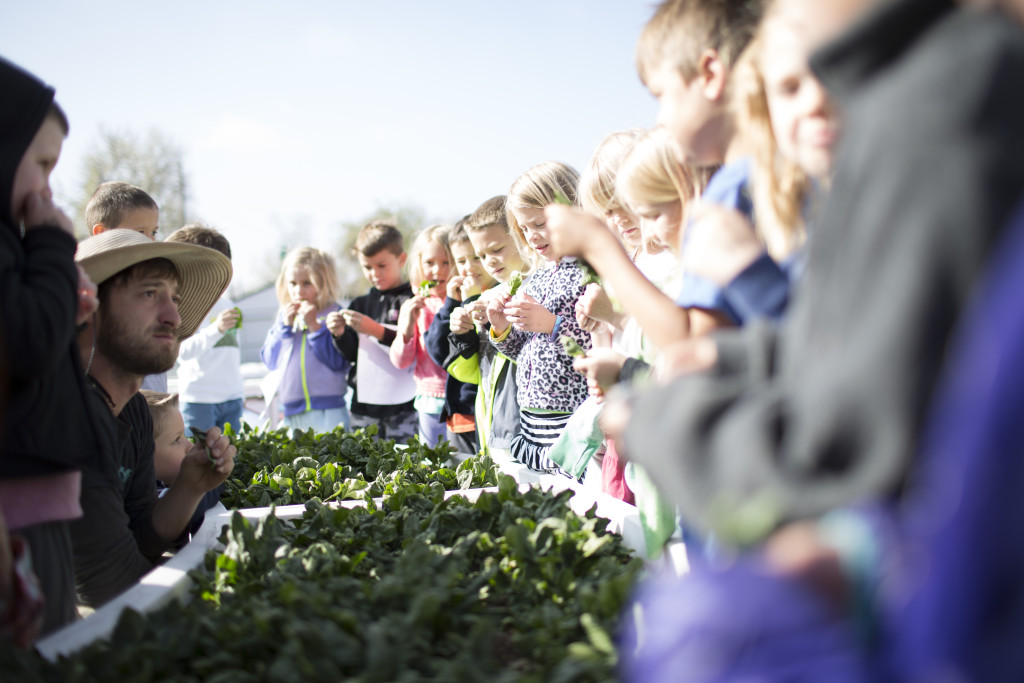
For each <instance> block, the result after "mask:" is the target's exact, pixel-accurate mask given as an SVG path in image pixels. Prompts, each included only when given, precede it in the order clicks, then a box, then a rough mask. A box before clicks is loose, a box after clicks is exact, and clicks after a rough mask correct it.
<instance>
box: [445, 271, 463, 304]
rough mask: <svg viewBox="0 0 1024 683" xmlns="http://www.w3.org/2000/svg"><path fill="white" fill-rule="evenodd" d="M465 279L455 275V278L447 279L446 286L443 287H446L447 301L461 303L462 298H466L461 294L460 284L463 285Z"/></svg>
mask: <svg viewBox="0 0 1024 683" xmlns="http://www.w3.org/2000/svg"><path fill="white" fill-rule="evenodd" d="M465 279H466V278H463V277H461V276H459V275H456V276H455V277H450V278H448V284H447V285H446V286H445V287H446V290H447V293H448V298H449V299H455V300H456V301H462V300H463V299H464V298H466V297H465V296H463V294H462V283H463V281H464V280H465Z"/></svg>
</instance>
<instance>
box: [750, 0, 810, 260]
mask: <svg viewBox="0 0 1024 683" xmlns="http://www.w3.org/2000/svg"><path fill="white" fill-rule="evenodd" d="M773 4H777V3H773ZM767 16H768V15H766V19H767ZM763 28H764V24H762V28H761V30H763ZM761 46H762V38H761V37H760V31H759V34H758V36H756V37H755V38H754V40H753V41H751V43H750V46H749V47H748V49H747V50H746V51H745V52H744V53H743V56H742V57H741V58H740V62H739V64H738V65H737V68H736V75H735V78H734V79H733V81H734V85H733V87H734V91H733V93H732V97H733V100H732V106H733V109H734V113H735V116H736V123H737V130H738V131H739V136H740V139H741V140H742V144H743V147H744V149H745V150H746V151H747V152H748V153H749V154H750V156H751V158H752V161H753V174H752V176H753V178H752V183H751V193H752V197H751V198H752V200H753V204H754V225H755V231H756V232H757V236H758V238H759V239H760V240H761V242H762V243H763V244H764V247H765V250H766V251H767V252H768V254H769V255H770V256H771V257H772V258H773V259H775V260H776V261H779V260H782V259H784V258H786V257H787V256H789V255H790V254H791V253H792V252H793V251H794V250H795V249H797V248H798V247H800V246H801V245H802V244H803V243H804V241H805V240H806V239H807V226H806V225H805V224H804V217H803V209H804V204H805V202H806V199H807V197H808V194H809V191H810V188H811V179H810V177H809V176H808V175H807V173H806V172H804V171H803V169H801V168H800V167H799V166H798V165H797V164H796V163H794V162H793V161H790V160H788V159H785V158H783V157H782V155H781V154H780V153H779V146H778V142H777V141H776V139H775V134H774V132H773V130H772V121H771V115H770V113H769V110H768V96H767V92H766V90H765V83H764V76H763V74H762V72H761V67H760V60H761V54H762V52H761Z"/></svg>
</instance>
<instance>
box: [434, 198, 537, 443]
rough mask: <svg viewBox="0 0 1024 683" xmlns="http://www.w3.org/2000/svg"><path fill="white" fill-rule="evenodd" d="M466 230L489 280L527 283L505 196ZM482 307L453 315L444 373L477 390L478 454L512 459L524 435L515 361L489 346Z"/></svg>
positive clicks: (481, 303)
mask: <svg viewBox="0 0 1024 683" xmlns="http://www.w3.org/2000/svg"><path fill="white" fill-rule="evenodd" d="M465 228H466V235H467V237H468V238H469V242H470V244H471V245H473V251H474V253H475V254H476V255H477V256H478V257H479V258H480V262H481V263H482V264H483V267H484V269H485V270H486V271H487V274H488V275H490V276H491V277H493V278H494V279H495V280H496V281H497V282H498V283H500V284H502V285H505V284H506V283H508V282H509V280H510V279H511V278H512V276H513V273H515V272H516V271H519V272H520V274H521V275H522V276H523V277H524V278H525V276H526V272H527V271H528V270H529V264H528V263H527V262H526V261H525V259H523V257H522V254H520V252H519V248H518V247H517V245H516V241H515V239H514V238H513V237H512V234H511V232H510V231H509V225H508V218H507V214H506V212H505V195H498V196H496V197H491V198H490V199H488V200H487V201H485V202H484V203H483V204H481V205H480V206H479V207H477V209H476V211H474V212H473V213H472V214H470V215H469V218H467V219H466V222H465ZM499 290H500V291H502V292H504V291H507V289H506V287H504V286H502V287H495V288H493V289H491V290H489V291H491V292H498V291H499ZM483 298H486V295H485V296H484V297H483ZM484 306H485V303H484V301H482V300H478V301H476V302H473V303H471V304H469V305H467V306H463V307H460V308H456V309H454V310H453V311H452V315H451V321H450V332H449V335H448V342H449V344H450V346H451V350H452V354H451V360H450V361H449V363H448V365H447V366H446V369H447V370H448V372H449V373H450V374H451V375H452V376H453V377H454V378H456V379H458V380H460V381H462V382H466V383H473V384H478V385H479V389H478V391H477V397H476V405H475V406H474V414H475V421H476V426H477V439H478V442H479V446H480V450H481V451H482V452H484V453H487V454H489V455H492V456H495V455H496V456H502V455H504V456H505V457H507V458H509V459H511V457H512V451H511V445H512V439H513V437H515V436H516V435H517V434H518V433H519V431H520V420H519V400H518V398H517V396H516V371H515V361H513V360H511V359H509V358H507V357H505V356H503V355H502V354H501V353H499V352H498V350H497V349H496V348H495V346H494V345H493V344H491V343H490V341H489V340H488V335H489V330H490V324H489V323H488V322H487V316H486V315H485V314H484ZM475 326H479V329H477V328H476V327H475Z"/></svg>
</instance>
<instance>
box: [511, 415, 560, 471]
mask: <svg viewBox="0 0 1024 683" xmlns="http://www.w3.org/2000/svg"><path fill="white" fill-rule="evenodd" d="M570 417H572V413H540V412H535V411H532V410H525V409H523V410H520V411H519V424H520V431H519V433H518V434H516V435H515V436H514V437H512V443H511V447H510V450H511V451H512V457H513V458H515V459H516V460H518V461H519V462H521V463H523V464H524V465H526V466H527V467H529V468H530V469H531V470H539V471H542V472H558V473H560V474H561V473H562V469H561V468H560V467H559V466H558V465H557V464H555V463H554V462H553V461H552V460H550V459H549V458H548V457H547V452H548V451H549V450H550V449H551V445H552V444H553V443H555V441H556V440H557V439H558V437H559V435H560V434H561V433H562V431H563V430H564V429H565V425H566V423H567V422H569V418H570Z"/></svg>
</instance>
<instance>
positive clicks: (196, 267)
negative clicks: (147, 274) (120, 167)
mask: <svg viewBox="0 0 1024 683" xmlns="http://www.w3.org/2000/svg"><path fill="white" fill-rule="evenodd" d="M154 258H165V259H167V260H168V261H170V262H171V263H173V264H174V267H175V268H176V269H177V271H178V276H179V277H180V278H181V281H180V282H179V283H178V294H180V295H181V304H179V306H178V315H180V316H181V326H180V327H179V328H178V339H187V338H188V337H191V336H192V334H193V333H194V332H195V331H196V330H197V329H198V328H199V326H200V325H202V323H203V319H204V318H205V317H206V314H207V313H208V312H209V311H210V309H211V308H213V305H214V304H215V303H217V299H219V298H220V295H221V294H223V293H224V290H225V289H227V288H228V284H229V283H230V282H231V259H229V258H228V257H226V256H224V254H222V253H220V252H219V251H216V250H215V249H208V248H206V247H200V246H198V245H195V244H183V243H181V242H151V241H150V239H149V238H148V237H146V236H145V235H143V234H141V233H139V232H136V231H134V230H124V229H119V230H108V231H106V232H102V233H100V234H99V235H96V236H95V237H90V238H88V239H86V240H83V241H82V242H80V243H79V244H78V251H77V252H76V253H75V260H76V261H78V263H79V264H81V266H82V268H83V269H84V270H85V272H86V273H87V274H88V275H89V278H90V279H92V281H93V282H95V283H96V284H97V285H99V284H100V283H101V282H103V281H104V280H107V279H109V278H111V277H113V276H114V275H116V274H117V273H119V272H121V271H122V270H124V269H125V268H128V267H129V266H133V265H135V264H136V263H141V262H142V261H148V260H149V259H154Z"/></svg>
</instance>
